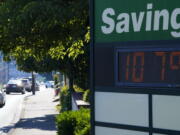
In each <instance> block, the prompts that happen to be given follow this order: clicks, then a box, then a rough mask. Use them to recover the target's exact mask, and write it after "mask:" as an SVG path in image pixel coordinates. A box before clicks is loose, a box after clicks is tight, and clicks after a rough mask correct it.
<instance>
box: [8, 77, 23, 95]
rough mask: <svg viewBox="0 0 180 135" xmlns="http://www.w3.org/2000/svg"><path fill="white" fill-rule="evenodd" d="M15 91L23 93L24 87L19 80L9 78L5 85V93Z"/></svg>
mask: <svg viewBox="0 0 180 135" xmlns="http://www.w3.org/2000/svg"><path fill="white" fill-rule="evenodd" d="M11 92H17V93H22V94H25V88H24V86H23V84H22V81H21V80H10V81H9V82H8V83H7V85H6V94H10V93H11Z"/></svg>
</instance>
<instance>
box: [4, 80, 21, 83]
mask: <svg viewBox="0 0 180 135" xmlns="http://www.w3.org/2000/svg"><path fill="white" fill-rule="evenodd" d="M20 83H21V82H20V81H19V80H9V82H8V83H7V84H20Z"/></svg>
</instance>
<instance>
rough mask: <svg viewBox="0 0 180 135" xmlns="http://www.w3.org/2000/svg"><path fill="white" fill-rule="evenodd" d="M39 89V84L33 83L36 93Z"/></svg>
mask: <svg viewBox="0 0 180 135" xmlns="http://www.w3.org/2000/svg"><path fill="white" fill-rule="evenodd" d="M39 87H40V85H39V83H37V82H36V83H35V90H36V91H39V90H40V88H39Z"/></svg>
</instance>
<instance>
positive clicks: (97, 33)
mask: <svg viewBox="0 0 180 135" xmlns="http://www.w3.org/2000/svg"><path fill="white" fill-rule="evenodd" d="M91 37H92V40H91V75H92V77H91V90H92V91H93V94H92V95H93V97H92V102H91V103H92V108H91V109H92V113H91V114H92V119H91V123H92V135H170V134H171V135H172V134H173V135H175V134H180V107H179V106H180V1H179V0H173V1H169V0H163V1H158V0H136V1H132V0H126V1H124V0H91Z"/></svg>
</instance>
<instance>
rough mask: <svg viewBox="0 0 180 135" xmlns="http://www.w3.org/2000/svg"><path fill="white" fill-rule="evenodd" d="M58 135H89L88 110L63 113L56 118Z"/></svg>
mask: <svg viewBox="0 0 180 135" xmlns="http://www.w3.org/2000/svg"><path fill="white" fill-rule="evenodd" d="M56 125H57V130H58V131H57V133H58V135H90V110H89V109H80V110H78V111H65V112H63V113H61V114H59V115H57V116H56Z"/></svg>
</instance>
